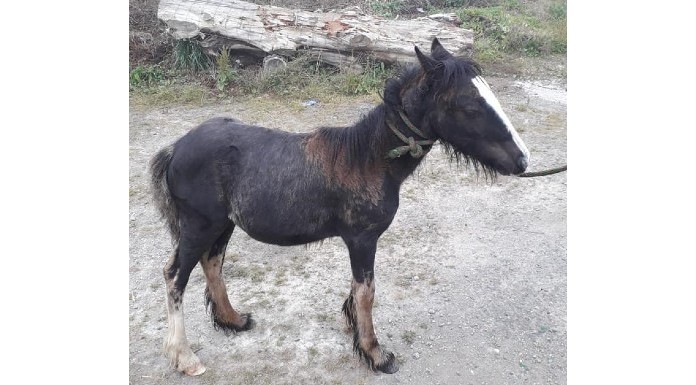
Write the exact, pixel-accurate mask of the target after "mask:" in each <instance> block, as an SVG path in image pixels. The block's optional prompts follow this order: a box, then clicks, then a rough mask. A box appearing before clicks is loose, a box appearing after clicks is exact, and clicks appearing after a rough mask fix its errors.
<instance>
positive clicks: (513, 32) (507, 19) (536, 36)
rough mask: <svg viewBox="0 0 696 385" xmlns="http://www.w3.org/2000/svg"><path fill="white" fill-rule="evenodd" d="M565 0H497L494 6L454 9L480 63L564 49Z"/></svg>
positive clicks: (541, 54) (565, 45)
mask: <svg viewBox="0 0 696 385" xmlns="http://www.w3.org/2000/svg"><path fill="white" fill-rule="evenodd" d="M566 8H567V3H566V0H552V1H539V2H534V3H529V4H528V3H522V2H520V1H519V0H506V1H500V2H498V4H497V5H493V6H484V7H468V8H461V9H457V10H455V13H456V14H457V15H458V16H459V17H460V18H461V19H462V21H463V22H464V24H463V25H462V26H463V27H464V28H469V29H472V30H473V31H474V57H475V58H476V59H477V60H478V61H480V62H482V63H487V62H492V61H495V60H499V59H501V58H502V57H503V54H505V53H507V54H517V55H523V56H534V57H536V56H544V55H551V54H565V53H566V50H567V34H566V29H567V28H566Z"/></svg>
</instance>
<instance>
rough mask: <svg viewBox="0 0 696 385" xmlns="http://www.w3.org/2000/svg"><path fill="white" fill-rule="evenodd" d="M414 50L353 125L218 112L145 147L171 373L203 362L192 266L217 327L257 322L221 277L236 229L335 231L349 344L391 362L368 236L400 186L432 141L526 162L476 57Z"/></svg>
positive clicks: (283, 240)
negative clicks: (381, 337) (190, 317)
mask: <svg viewBox="0 0 696 385" xmlns="http://www.w3.org/2000/svg"><path fill="white" fill-rule="evenodd" d="M414 49H415V53H416V56H417V59H418V63H417V64H415V65H413V66H411V67H408V68H405V69H403V70H402V72H401V73H400V74H399V75H397V76H395V77H393V78H390V79H388V80H387V81H386V82H385V86H384V91H383V94H382V95H381V96H382V103H381V104H379V105H378V106H377V107H375V108H374V109H373V110H371V111H370V112H369V113H367V114H366V115H364V116H363V117H362V118H361V120H360V121H358V122H357V123H356V124H354V125H352V126H349V127H319V128H316V129H315V130H314V131H312V132H310V133H290V132H285V131H282V130H276V129H269V128H264V127H258V126H252V125H248V124H244V123H242V122H240V121H239V120H236V119H232V118H224V117H219V118H213V119H210V120H208V121H206V122H204V123H202V124H200V125H199V126H197V127H195V128H193V129H192V130H191V131H189V132H188V133H187V134H185V135H184V136H182V137H181V138H179V139H178V140H177V141H176V142H174V143H173V144H171V145H169V146H167V147H165V148H163V149H161V150H160V151H159V152H158V153H157V154H156V155H155V156H154V157H153V158H152V160H151V162H150V173H151V183H152V190H153V195H154V201H155V202H156V206H157V207H158V209H159V211H160V213H161V215H162V217H163V218H164V219H165V221H166V223H167V225H168V229H169V232H170V233H171V236H172V243H173V248H174V252H173V253H172V255H171V257H170V259H169V260H168V262H167V263H166V265H165V266H164V269H163V274H164V279H165V282H166V301H167V319H168V331H167V335H166V337H165V339H164V350H165V352H166V355H167V356H168V357H169V359H170V362H171V364H172V366H173V367H174V368H176V369H177V370H178V371H180V372H183V373H185V374H186V375H191V376H195V375H199V374H202V373H203V372H205V370H206V368H205V366H204V365H203V364H202V363H201V361H200V360H199V358H198V357H197V356H196V355H195V354H194V352H193V351H192V350H191V347H190V345H189V342H188V340H187V338H186V332H185V328H184V311H183V296H184V290H185V288H186V284H187V282H188V280H189V276H190V274H191V271H192V270H193V268H194V267H195V266H196V265H197V264H199V263H200V265H201V267H202V269H203V272H204V275H205V278H206V288H205V292H204V295H205V303H206V308H207V309H208V311H209V312H210V314H211V318H212V322H213V325H214V326H215V328H216V329H218V328H219V329H222V330H224V331H225V332H227V333H228V334H229V333H230V332H235V333H236V332H241V331H246V330H250V329H252V328H253V327H254V325H255V321H254V319H253V318H252V315H251V313H241V312H239V311H237V310H236V309H234V308H233V307H232V305H231V304H230V300H229V297H228V294H227V290H226V287H225V283H224V281H223V277H222V266H223V263H224V261H225V249H226V247H227V244H228V241H229V240H230V237H231V235H232V232H233V231H234V229H235V228H236V227H239V228H241V229H242V230H243V231H245V232H246V233H247V234H248V235H249V236H250V237H252V238H254V239H256V240H258V241H261V242H265V243H270V244H275V245H281V246H289V245H300V244H307V243H312V242H318V241H321V240H323V239H325V238H328V237H341V239H342V240H343V242H344V243H345V245H346V247H347V248H348V254H349V257H350V267H351V272H352V280H351V285H350V292H349V294H348V298H347V299H346V300H345V302H344V304H343V308H342V313H343V314H344V316H345V318H346V321H347V325H348V327H349V328H350V330H352V334H353V350H354V352H355V353H356V355H358V357H359V358H358V359H359V360H362V361H363V362H364V363H365V364H366V365H367V366H368V367H369V368H370V369H372V370H373V371H375V372H383V373H395V372H396V371H397V370H398V369H399V366H398V364H397V362H396V359H395V355H394V353H392V352H390V351H389V350H387V349H385V348H384V347H383V346H382V345H381V344H380V343H379V342H378V340H377V336H376V334H375V327H374V325H373V322H372V307H373V303H374V297H375V280H376V279H375V275H374V263H375V251H376V249H377V240H378V239H379V237H380V236H381V235H382V233H383V232H384V231H385V230H386V229H387V228H388V227H389V225H390V224H391V222H392V220H393V219H394V216H395V214H396V212H397V209H398V208H399V189H400V186H401V184H402V183H403V182H404V180H406V178H408V177H409V175H411V174H412V173H413V172H414V171H415V170H416V168H417V167H418V165H419V164H420V163H421V161H422V160H423V157H424V156H425V155H427V154H428V152H429V151H430V150H431V148H432V147H433V145H434V144H435V143H436V142H437V141H439V142H440V143H441V144H442V145H443V146H444V149H445V152H446V153H447V154H448V155H449V156H451V157H452V159H455V158H456V160H457V161H464V162H466V164H467V165H470V166H473V167H474V168H475V169H476V171H477V173H479V172H483V173H485V175H486V176H487V177H488V176H489V175H490V176H493V177H496V176H497V175H498V174H501V175H519V174H521V173H523V172H524V171H525V169H526V168H527V165H528V162H529V151H528V150H527V147H526V146H525V145H524V143H523V141H522V139H521V138H520V136H519V135H518V134H517V132H516V131H515V129H514V127H513V125H512V123H511V122H510V119H509V118H508V117H507V115H505V113H504V112H503V109H502V108H501V106H500V103H499V102H498V100H497V99H496V97H495V96H494V94H493V92H492V91H491V88H490V86H489V85H488V83H487V82H486V81H485V80H484V78H483V77H482V71H481V67H480V66H479V65H478V64H477V63H475V62H474V61H473V60H470V59H467V58H465V57H459V56H454V55H453V54H452V53H451V52H449V51H447V50H446V49H445V48H444V47H443V46H442V44H441V43H440V42H439V41H438V39H437V38H435V39H433V41H432V45H431V53H430V55H426V54H423V53H422V52H421V50H420V49H419V48H418V47H417V46H415V47H414Z"/></svg>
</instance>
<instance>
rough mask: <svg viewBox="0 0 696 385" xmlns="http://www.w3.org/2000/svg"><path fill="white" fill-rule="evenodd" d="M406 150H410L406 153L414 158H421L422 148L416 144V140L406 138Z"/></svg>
mask: <svg viewBox="0 0 696 385" xmlns="http://www.w3.org/2000/svg"><path fill="white" fill-rule="evenodd" d="M408 149H409V150H410V151H409V152H408V153H409V154H411V156H412V157H414V158H420V157H421V156H423V147H422V146H421V145H420V144H418V143H416V140H415V139H413V137H412V136H411V137H409V138H408Z"/></svg>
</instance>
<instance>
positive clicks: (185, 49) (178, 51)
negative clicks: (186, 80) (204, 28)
mask: <svg viewBox="0 0 696 385" xmlns="http://www.w3.org/2000/svg"><path fill="white" fill-rule="evenodd" d="M210 65H211V61H210V58H209V57H208V55H206V54H205V52H203V49H202V48H201V46H200V45H199V44H198V43H196V42H195V41H193V40H189V39H181V40H177V41H176V43H175V44H174V66H175V67H176V68H178V69H186V70H191V71H203V70H206V69H208V68H209V67H210Z"/></svg>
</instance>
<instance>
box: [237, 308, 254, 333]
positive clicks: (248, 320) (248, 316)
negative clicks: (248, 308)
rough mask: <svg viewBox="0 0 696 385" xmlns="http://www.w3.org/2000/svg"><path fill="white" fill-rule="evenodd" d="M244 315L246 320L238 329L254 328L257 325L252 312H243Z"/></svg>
mask: <svg viewBox="0 0 696 385" xmlns="http://www.w3.org/2000/svg"><path fill="white" fill-rule="evenodd" d="M242 316H243V317H245V318H246V322H245V323H244V326H242V327H240V328H239V329H237V331H240V332H243V331H247V330H251V329H253V328H254V326H256V321H254V319H253V318H251V313H244V314H242Z"/></svg>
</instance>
